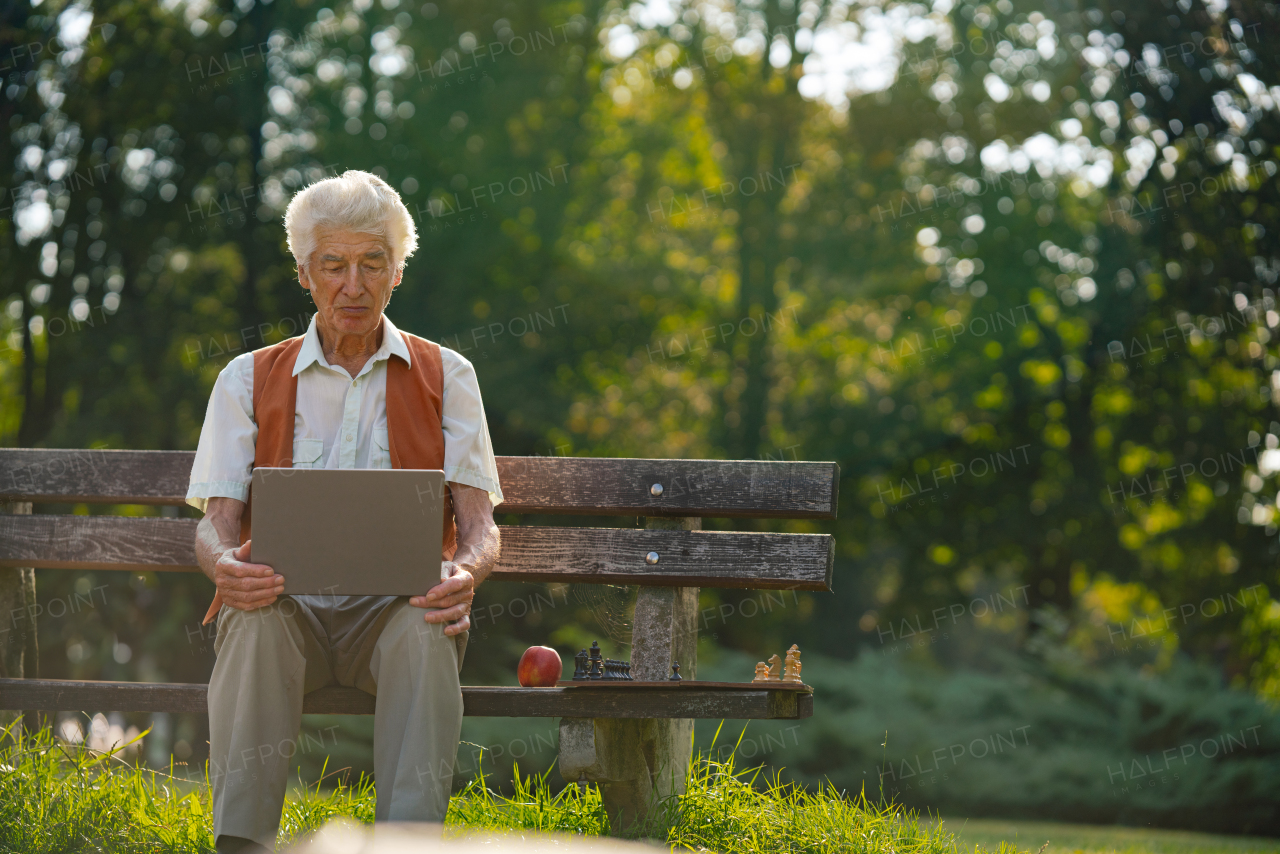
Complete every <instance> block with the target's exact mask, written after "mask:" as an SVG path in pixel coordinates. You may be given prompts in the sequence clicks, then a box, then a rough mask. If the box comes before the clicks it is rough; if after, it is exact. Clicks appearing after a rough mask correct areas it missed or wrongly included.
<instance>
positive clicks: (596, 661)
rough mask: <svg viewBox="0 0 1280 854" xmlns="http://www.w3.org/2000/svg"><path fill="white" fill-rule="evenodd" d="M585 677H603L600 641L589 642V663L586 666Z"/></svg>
mask: <svg viewBox="0 0 1280 854" xmlns="http://www.w3.org/2000/svg"><path fill="white" fill-rule="evenodd" d="M587 678H588V679H603V678H604V659H602V658H601V657H600V643H599V642H598V641H592V642H591V663H590V666H589V667H588V668H587Z"/></svg>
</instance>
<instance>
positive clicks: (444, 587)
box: [425, 575, 475, 599]
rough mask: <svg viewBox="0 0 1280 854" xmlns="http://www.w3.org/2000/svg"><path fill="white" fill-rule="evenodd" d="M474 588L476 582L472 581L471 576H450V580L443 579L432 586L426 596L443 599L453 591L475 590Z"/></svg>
mask: <svg viewBox="0 0 1280 854" xmlns="http://www.w3.org/2000/svg"><path fill="white" fill-rule="evenodd" d="M474 589H475V584H474V583H473V582H472V580H471V578H470V577H469V576H468V577H462V576H457V575H455V576H454V577H453V578H450V579H449V580H448V581H441V582H440V583H439V584H437V585H436V586H435V587H432V588H431V589H430V590H428V591H427V595H426V597H425V598H428V599H442V598H444V597H445V596H448V595H449V594H451V593H457V592H458V591H460V590H474Z"/></svg>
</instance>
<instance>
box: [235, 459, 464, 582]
mask: <svg viewBox="0 0 1280 854" xmlns="http://www.w3.org/2000/svg"><path fill="white" fill-rule="evenodd" d="M447 488H448V487H447V485H446V484H445V479H444V472H443V471H435V470H429V469H295V468H266V467H264V468H255V469H254V470H253V482H252V484H251V486H250V490H251V491H250V498H251V500H252V502H253V503H252V507H253V535H252V544H251V546H250V551H251V553H252V554H251V557H250V560H252V561H253V562H254V563H261V564H266V565H267V566H270V567H272V568H273V569H275V571H276V572H278V573H280V574H281V575H283V576H284V592H285V594H286V595H336V596H420V595H422V594H424V593H426V592H427V590H429V589H430V588H432V587H434V586H435V585H436V584H438V583H439V581H440V561H441V559H442V558H441V555H440V549H441V540H442V537H443V527H444V524H443V514H444V496H445V490H446V489H447Z"/></svg>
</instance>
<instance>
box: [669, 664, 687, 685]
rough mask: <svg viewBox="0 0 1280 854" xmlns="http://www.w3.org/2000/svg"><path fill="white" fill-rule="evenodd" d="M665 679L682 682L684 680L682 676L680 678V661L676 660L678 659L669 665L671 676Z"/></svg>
mask: <svg viewBox="0 0 1280 854" xmlns="http://www.w3.org/2000/svg"><path fill="white" fill-rule="evenodd" d="M667 681H668V682H683V681H684V680H683V679H682V678H680V662H678V661H677V662H675V663H674V664H672V665H671V678H670V679H668V680H667Z"/></svg>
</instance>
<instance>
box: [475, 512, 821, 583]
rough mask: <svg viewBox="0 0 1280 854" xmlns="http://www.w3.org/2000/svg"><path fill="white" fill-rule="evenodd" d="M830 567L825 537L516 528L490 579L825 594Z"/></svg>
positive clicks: (506, 534) (509, 530)
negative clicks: (653, 556)
mask: <svg viewBox="0 0 1280 854" xmlns="http://www.w3.org/2000/svg"><path fill="white" fill-rule="evenodd" d="M650 552H656V553H657V555H658V562H657V563H655V564H648V563H646V555H648V554H649V553H650ZM834 566H835V545H834V541H833V540H832V538H831V537H830V536H829V535H827V534H771V533H743V532H733V531H663V530H641V529H637V528H547V527H535V526H518V527H503V528H502V561H501V564H500V565H499V567H498V569H497V570H496V571H495V572H494V576H493V577H495V578H503V579H506V580H509V581H569V582H595V583H599V584H642V585H657V586H667V587H735V588H749V589H756V590H764V589H781V590H830V589H831V576H832V570H833V568H834Z"/></svg>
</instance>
